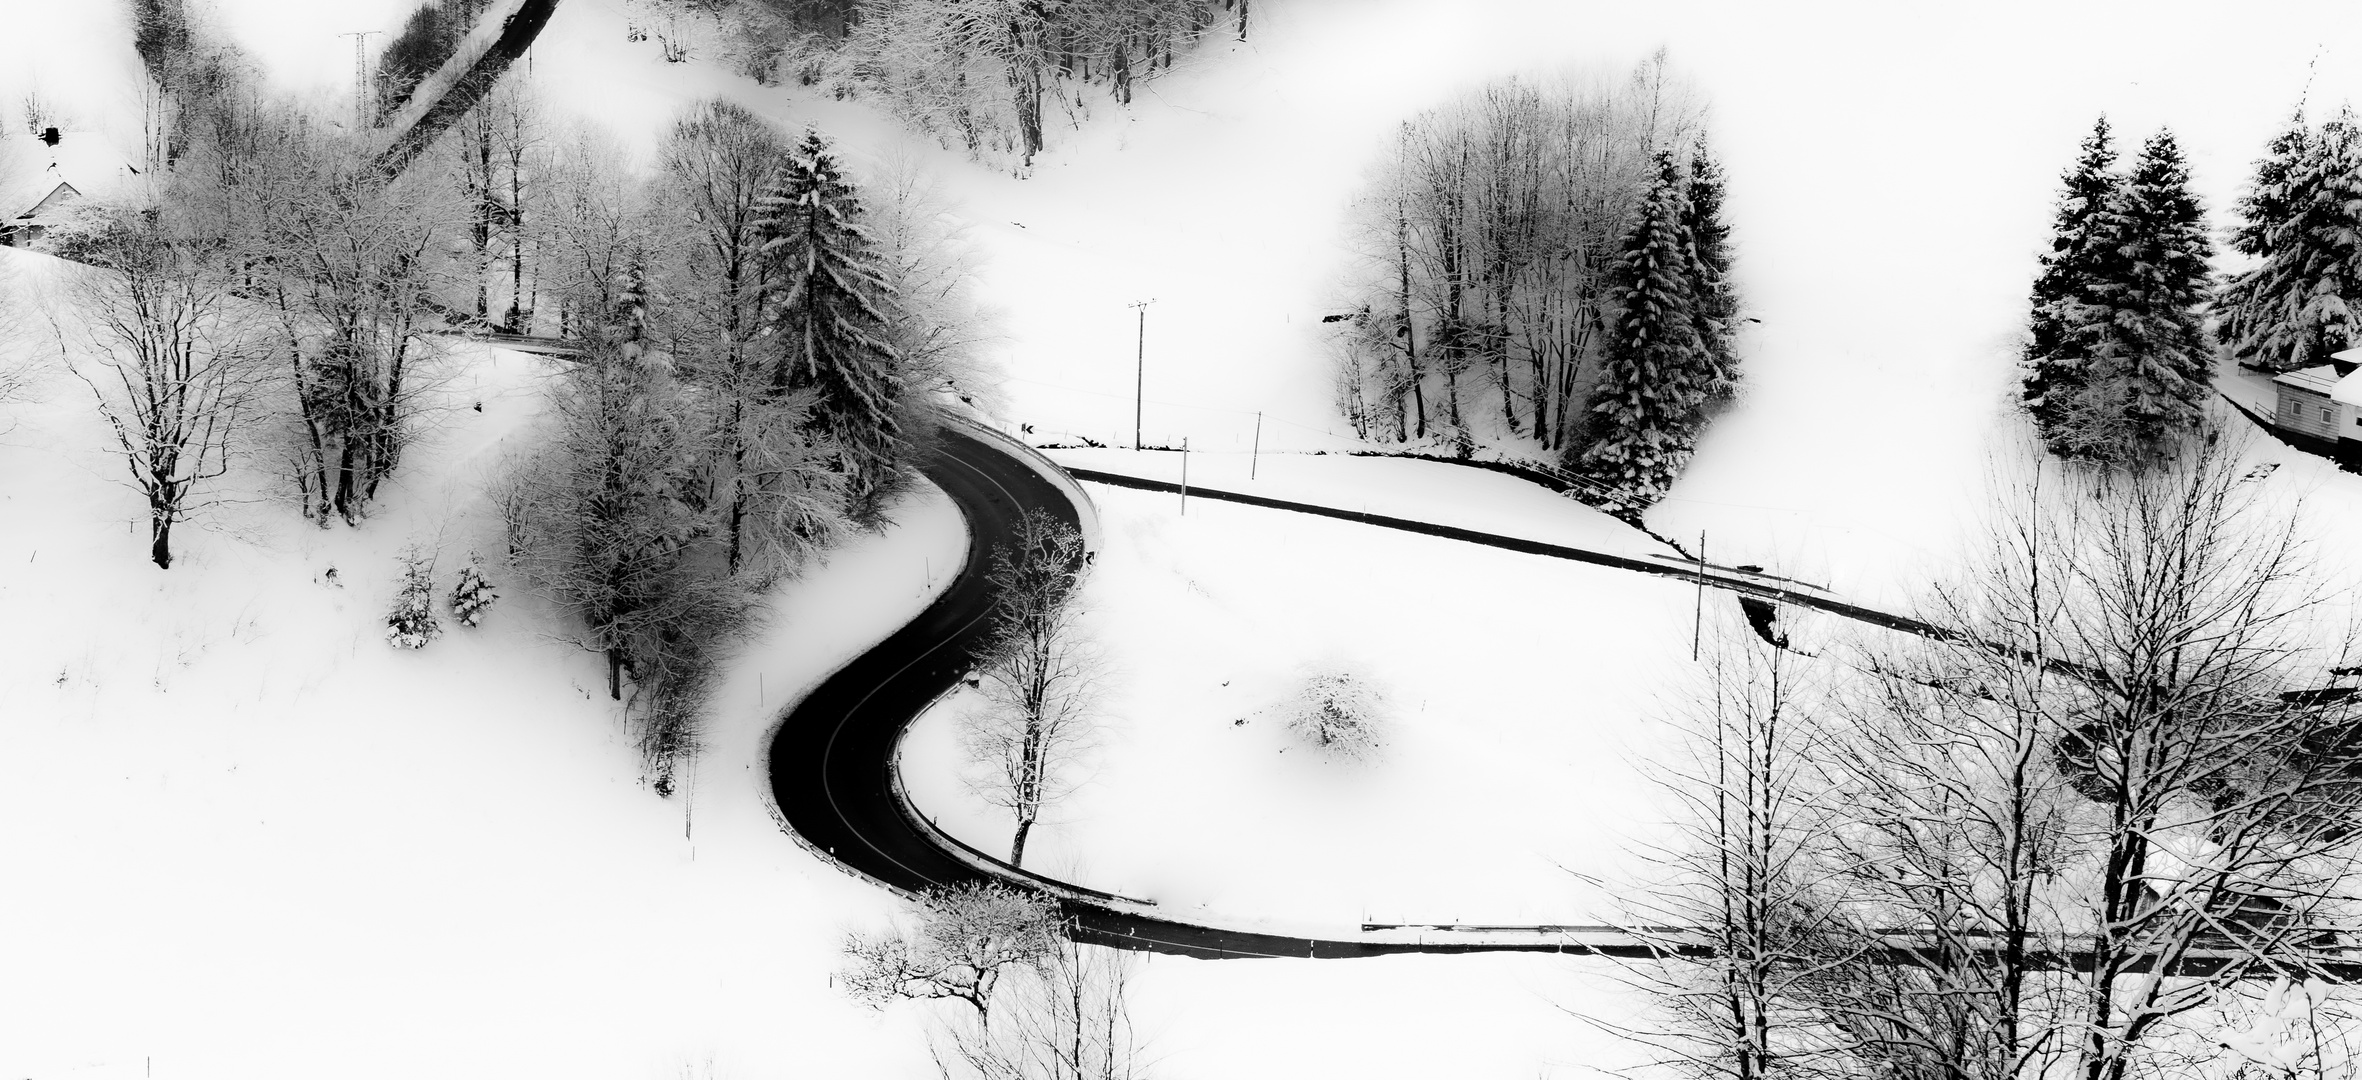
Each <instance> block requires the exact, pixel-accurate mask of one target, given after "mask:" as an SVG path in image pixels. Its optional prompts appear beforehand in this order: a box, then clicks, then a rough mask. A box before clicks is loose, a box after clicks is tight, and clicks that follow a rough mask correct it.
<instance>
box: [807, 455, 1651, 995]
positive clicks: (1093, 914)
mask: <svg viewBox="0 0 2362 1080" xmlns="http://www.w3.org/2000/svg"><path fill="white" fill-rule="evenodd" d="M919 468H920V471H922V472H923V473H925V474H926V476H927V478H928V479H929V480H931V481H933V482H934V483H935V485H936V486H937V487H940V488H942V489H943V491H944V493H945V494H947V495H949V496H950V497H951V499H952V501H953V502H954V503H956V504H958V506H959V508H960V513H961V514H962V515H963V516H964V517H965V518H966V519H967V523H968V531H969V535H970V538H971V539H970V543H969V546H968V558H967V562H966V563H965V564H964V565H963V566H962V567H961V569H960V573H959V575H958V577H957V578H955V579H954V580H953V581H952V583H951V585H950V586H949V587H948V588H946V589H945V590H944V592H943V594H942V595H941V596H939V597H937V598H936V600H935V602H934V603H933V604H931V605H929V606H928V607H927V609H926V610H925V611H924V612H921V613H920V614H919V616H918V618H916V619H914V620H912V621H911V622H910V623H909V624H908V625H906V626H904V627H903V628H902V629H900V630H897V631H895V632H894V634H893V635H892V636H890V637H888V638H886V640H884V641H882V642H880V643H878V645H877V646H876V647H874V648H872V649H870V650H869V651H867V652H865V653H863V654H861V655H860V656H859V657H856V658H855V659H854V660H853V661H852V662H851V663H849V664H847V665H846V666H845V667H843V668H841V669H839V670H838V671H837V672H836V673H835V674H833V675H831V676H829V677H828V678H827V679H825V680H823V681H822V682H821V684H820V685H819V686H818V687H817V688H815V689H814V690H813V691H812V693H811V694H810V695H809V696H807V697H805V698H804V699H803V700H802V701H800V702H798V703H797V704H796V705H795V706H794V708H793V709H791V710H789V711H788V712H787V714H786V715H785V716H784V717H782V718H781V720H780V722H779V725H778V727H776V728H774V729H773V730H772V733H771V742H770V747H769V755H768V768H769V771H770V778H771V793H772V797H773V800H774V802H775V804H776V806H777V809H778V811H779V814H780V817H781V819H782V821H783V823H784V824H785V825H786V827H787V828H788V829H789V830H790V831H792V832H793V833H794V834H795V836H796V837H797V838H798V839H799V840H800V841H801V842H802V843H804V844H805V845H806V846H807V847H809V848H811V849H812V850H813V851H814V852H815V853H816V854H819V855H822V856H823V857H826V858H828V859H830V860H831V861H834V862H835V863H837V864H838V865H839V866H841V867H843V868H844V869H846V870H848V871H851V872H853V873H856V874H859V875H861V876H863V877H866V878H869V879H870V880H872V881H874V882H876V883H878V884H880V885H883V886H886V887H888V888H891V889H894V890H897V891H900V892H904V893H912V892H917V891H919V890H922V889H926V888H929V887H931V886H939V885H953V884H959V883H963V882H971V881H979V880H984V879H986V878H988V877H990V878H999V879H1001V880H1006V881H1011V882H1013V883H1016V884H1019V885H1022V886H1025V887H1029V888H1034V889H1039V890H1041V891H1044V892H1048V893H1050V894H1051V895H1053V896H1055V897H1057V898H1058V899H1059V902H1060V903H1061V904H1062V905H1063V906H1064V908H1065V912H1066V914H1067V915H1068V916H1069V917H1071V918H1072V919H1073V920H1074V925H1075V927H1076V936H1077V937H1078V938H1080V939H1082V940H1085V941H1091V942H1095V943H1099V944H1106V945H1115V946H1120V947H1123V948H1129V949H1140V950H1147V951H1154V952H1163V953H1175V954H1181V955H1187V956H1199V957H1242V956H1311V957H1341V956H1375V955H1380V954H1385V953H1404V952H1486V951H1519V952H1565V953H1594V954H1605V955H1626V956H1632V957H1642V956H1650V955H1656V954H1657V953H1658V952H1659V950H1657V949H1655V948H1653V947H1650V946H1646V945H1642V944H1638V943H1628V942H1603V943H1586V942H1583V941H1578V940H1572V939H1570V938H1568V937H1567V936H1565V935H1549V936H1543V935H1535V936H1532V937H1529V938H1527V939H1524V940H1518V941H1507V942H1503V941H1465V940H1463V941H1419V940H1382V939H1381V940H1370V939H1361V938H1356V939H1336V938H1318V937H1292V936H1287V935H1282V934H1272V933H1258V932H1254V931H1251V930H1237V929H1224V928H1219V927H1212V926H1204V925H1199V924H1196V923H1192V922H1184V921H1179V920H1176V919H1169V918H1162V917H1158V916H1157V915H1155V914H1153V913H1151V912H1148V911H1145V910H1142V909H1144V908H1147V907H1149V906H1150V905H1146V904H1143V903H1139V902H1127V901H1125V900H1123V898H1120V897H1114V896H1109V895H1107V894H1104V893H1093V892H1091V891H1090V890H1086V889H1082V888H1079V887H1076V886H1072V885H1068V884H1065V883H1062V882H1054V881H1050V880H1048V879H1044V878H1039V877H1035V876H1033V875H1030V874H1026V873H1024V872H1022V871H1016V870H1013V869H1012V868H1007V867H1004V866H998V865H994V864H993V863H992V861H991V860H990V859H989V857H986V856H982V855H981V854H979V853H975V852H963V851H960V850H958V842H957V841H954V840H951V839H950V838H949V837H947V836H944V835H942V834H941V833H938V832H935V831H933V830H931V829H930V828H929V827H927V826H926V825H924V824H923V823H921V822H920V821H918V820H916V818H915V816H914V814H913V813H911V812H909V811H908V810H906V806H907V804H906V803H905V801H904V800H903V799H902V798H901V797H900V796H899V794H898V793H897V790H896V783H897V781H896V778H895V775H894V754H895V745H896V743H897V742H898V741H899V740H900V738H901V736H902V732H903V730H904V729H906V728H908V727H909V726H910V724H911V722H912V721H914V720H916V719H917V718H918V716H919V714H920V713H922V712H924V711H925V710H926V708H927V707H928V706H929V705H931V704H933V703H934V701H935V699H936V698H937V697H939V696H941V695H942V694H944V693H945V692H947V691H949V690H950V689H951V688H952V686H953V684H954V683H956V682H957V681H958V680H959V678H960V676H961V675H962V674H964V673H965V672H966V671H967V670H968V669H969V668H970V667H972V666H973V665H974V663H975V659H976V656H977V654H978V652H979V650H980V649H981V648H982V647H983V645H984V644H985V637H986V634H987V633H988V631H989V630H990V624H991V615H992V608H993V594H992V591H991V589H990V587H989V584H988V582H987V581H986V573H987V569H988V565H989V562H990V560H991V553H992V551H993V550H994V549H996V548H999V547H1008V546H1014V545H1017V544H1019V543H1021V542H1022V541H1023V540H1024V537H1025V527H1026V526H1025V511H1026V510H1027V509H1029V508H1039V509H1042V510H1045V511H1048V512H1049V513H1051V514H1052V515H1054V516H1056V517H1057V518H1059V519H1060V520H1063V521H1065V522H1067V523H1068V524H1074V525H1078V526H1079V525H1080V521H1079V514H1078V512H1077V509H1076V507H1075V505H1074V502H1073V501H1072V498H1071V497H1070V496H1069V495H1068V494H1067V493H1066V492H1065V491H1063V490H1061V489H1060V487H1059V485H1058V484H1057V483H1055V482H1054V481H1052V480H1051V479H1050V478H1049V477H1048V476H1047V475H1045V474H1044V473H1043V472H1042V471H1041V469H1042V466H1037V465H1035V464H1033V463H1031V462H1029V461H1028V460H1027V459H1026V457H1025V456H1024V455H1023V452H1022V451H1020V450H1018V449H1017V448H1016V447H1014V446H1011V445H1003V444H1000V443H998V442H997V441H996V440H995V439H993V438H992V437H990V436H988V435H986V434H984V433H982V432H977V431H970V430H967V429H966V428H964V427H963V426H961V425H958V424H946V425H944V427H943V428H942V433H941V436H940V438H939V440H938V442H937V444H936V445H935V446H934V447H933V448H931V449H930V450H929V451H928V453H927V455H926V457H925V458H924V460H922V461H921V462H920V464H919ZM1600 929H1602V930H1604V929H1606V928H1600Z"/></svg>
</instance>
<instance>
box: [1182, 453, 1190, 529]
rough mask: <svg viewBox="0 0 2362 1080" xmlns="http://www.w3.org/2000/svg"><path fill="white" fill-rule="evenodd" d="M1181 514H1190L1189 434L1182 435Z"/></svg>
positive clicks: (1185, 515) (1184, 515)
mask: <svg viewBox="0 0 2362 1080" xmlns="http://www.w3.org/2000/svg"><path fill="white" fill-rule="evenodd" d="M1181 516H1182V517H1188V516H1189V436H1187V435H1183V436H1181Z"/></svg>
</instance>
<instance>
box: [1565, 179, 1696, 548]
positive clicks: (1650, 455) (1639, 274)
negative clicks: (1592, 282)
mask: <svg viewBox="0 0 2362 1080" xmlns="http://www.w3.org/2000/svg"><path fill="white" fill-rule="evenodd" d="M1656 172H1657V175H1656V180H1655V182H1654V183H1653V184H1651V185H1650V187H1649V192H1648V197H1647V198H1646V199H1645V200H1644V201H1643V202H1642V204H1641V209H1640V215H1639V219H1638V220H1637V221H1635V222H1634V223H1633V225H1632V228H1631V231H1630V232H1628V233H1626V234H1625V237H1624V246H1623V253H1622V256H1621V258H1620V259H1619V260H1618V261H1617V263H1616V267H1615V270H1614V271H1613V273H1612V276H1611V277H1610V279H1609V287H1610V289H1611V291H1612V295H1613V298H1614V302H1615V305H1616V308H1617V314H1616V318H1615V322H1614V323H1613V325H1612V326H1611V327H1610V328H1609V331H1608V340H1607V347H1606V350H1605V355H1604V358H1603V362H1602V364H1601V368H1602V370H1601V374H1600V385H1599V389H1598V391H1597V392H1596V394H1595V395H1594V397H1593V398H1592V405H1591V413H1590V415H1589V416H1588V417H1587V418H1586V431H1585V433H1586V435H1587V436H1588V437H1587V438H1586V439H1585V440H1584V442H1585V446H1584V448H1583V450H1582V453H1581V456H1580V457H1579V458H1578V459H1577V465H1578V466H1579V467H1580V468H1581V469H1582V471H1583V472H1585V473H1587V474H1589V475H1591V476H1592V477H1594V478H1596V479H1598V480H1599V481H1600V482H1602V483H1604V484H1606V485H1608V486H1609V487H1610V488H1612V489H1613V490H1614V491H1616V492H1617V493H1618V494H1619V495H1621V496H1624V497H1625V498H1626V499H1629V500H1631V501H1632V502H1635V503H1638V504H1640V505H1646V504H1648V503H1653V502H1655V501H1656V500H1657V499H1659V498H1661V497H1663V495H1664V494H1665V489H1666V488H1668V487H1671V486H1672V484H1673V481H1674V478H1675V477H1678V476H1679V475H1680V474H1681V468H1682V466H1684V465H1686V464H1688V462H1689V455H1690V450H1691V448H1692V447H1693V445H1694V440H1695V438H1696V433H1697V425H1698V421H1699V414H1700V410H1701V408H1702V407H1703V406H1704V404H1705V401H1706V395H1707V393H1708V391H1709V389H1710V387H1711V386H1712V381H1713V380H1712V376H1713V369H1712V366H1711V360H1710V357H1709V355H1708V352H1707V346H1706V344H1705V343H1704V342H1703V341H1701V340H1699V337H1698V325H1699V318H1698V314H1697V295H1696V282H1695V277H1694V270H1695V265H1694V264H1695V260H1694V258H1693V256H1692V251H1691V244H1690V240H1689V237H1688V236H1687V235H1686V234H1685V233H1684V231H1683V228H1682V222H1683V220H1684V219H1685V217H1686V216H1687V210H1686V207H1685V203H1686V199H1685V198H1684V184H1683V183H1682V179H1681V175H1680V173H1679V172H1678V171H1677V170H1676V169H1675V168H1674V164H1673V157H1672V155H1671V154H1668V153H1663V152H1660V153H1659V154H1658V155H1657V169H1656Z"/></svg>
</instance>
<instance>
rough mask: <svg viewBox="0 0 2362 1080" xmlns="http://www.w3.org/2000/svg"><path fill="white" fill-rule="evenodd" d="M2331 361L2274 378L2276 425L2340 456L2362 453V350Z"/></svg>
mask: <svg viewBox="0 0 2362 1080" xmlns="http://www.w3.org/2000/svg"><path fill="white" fill-rule="evenodd" d="M2330 361H2331V362H2330V363H2327V364H2322V365H2320V366H2319V367H2309V368H2305V369H2303V370H2300V371H2290V372H2284V373H2282V374H2279V375H2275V376H2273V377H2272V389H2273V393H2274V397H2275V398H2276V400H2275V401H2274V402H2273V407H2272V425H2273V426H2274V427H2277V428H2279V429H2280V431H2281V432H2282V433H2283V434H2285V435H2289V436H2291V437H2294V438H2297V439H2300V440H2302V439H2312V440H2319V441H2320V442H2322V443H2326V444H2327V446H2326V447H2325V448H2326V449H2328V450H2330V451H2332V452H2335V453H2338V454H2339V455H2340V456H2344V455H2347V454H2355V453H2362V348H2356V349H2347V350H2346V351H2344V352H2341V353H2337V354H2335V355H2332V356H2331V357H2330Z"/></svg>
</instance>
